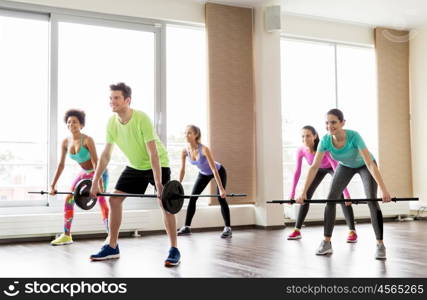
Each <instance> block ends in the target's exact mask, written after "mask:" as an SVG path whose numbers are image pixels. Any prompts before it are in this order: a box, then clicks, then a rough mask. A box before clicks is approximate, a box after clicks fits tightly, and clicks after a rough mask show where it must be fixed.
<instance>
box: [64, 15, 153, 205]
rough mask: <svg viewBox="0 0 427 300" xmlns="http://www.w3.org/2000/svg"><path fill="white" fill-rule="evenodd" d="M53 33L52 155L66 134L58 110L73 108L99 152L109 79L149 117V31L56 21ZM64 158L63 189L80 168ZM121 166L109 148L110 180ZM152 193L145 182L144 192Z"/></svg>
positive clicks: (119, 157)
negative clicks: (128, 90) (56, 44)
mask: <svg viewBox="0 0 427 300" xmlns="http://www.w3.org/2000/svg"><path fill="white" fill-rule="evenodd" d="M58 35H59V51H58V153H60V146H61V142H62V140H63V139H64V138H65V137H67V136H69V132H68V130H67V127H66V125H65V123H64V120H63V116H64V112H65V111H67V110H68V109H70V108H78V109H82V110H84V111H85V113H86V126H85V128H84V129H83V132H84V133H86V134H88V135H89V136H91V137H93V138H94V140H95V143H96V145H97V152H98V156H99V155H101V152H102V149H103V148H104V146H105V136H106V124H107V120H108V119H109V117H110V116H112V115H113V113H112V112H111V109H110V106H109V96H110V92H109V85H110V84H112V83H117V82H125V83H126V84H127V85H129V86H130V87H131V88H132V103H131V107H132V108H134V109H138V110H142V111H144V112H146V113H147V114H148V115H149V116H150V117H151V119H152V120H153V121H154V108H155V105H154V104H155V74H156V73H155V33H153V32H147V31H144V30H131V29H122V28H115V27H112V26H109V24H105V25H103V26H100V25H96V26H95V25H89V24H81V23H71V22H59V26H58ZM67 161H68V164H67V167H66V168H65V170H64V172H63V175H62V176H61V179H60V182H59V185H58V190H69V189H70V185H71V182H72V180H73V178H75V177H76V175H77V174H78V173H79V172H80V168H79V167H78V166H77V164H76V163H75V162H74V161H71V160H70V159H68V158H67ZM126 164H127V159H126V157H125V156H124V155H123V153H122V152H121V151H120V150H119V149H118V147H115V148H114V151H113V156H112V159H111V161H110V164H109V165H108V170H109V174H110V182H111V183H112V184H114V183H115V182H117V179H118V177H119V175H120V173H121V172H122V170H123V169H124V166H125V165H126ZM109 190H112V187H111V184H110V188H109ZM152 191H153V190H152V187H151V186H150V190H148V192H149V193H151V192H152ZM127 202H129V201H127ZM146 202H147V201H146Z"/></svg>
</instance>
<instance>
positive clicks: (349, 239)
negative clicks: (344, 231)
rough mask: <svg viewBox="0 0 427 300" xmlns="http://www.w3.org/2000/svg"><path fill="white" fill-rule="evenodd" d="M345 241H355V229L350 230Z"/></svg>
mask: <svg viewBox="0 0 427 300" xmlns="http://www.w3.org/2000/svg"><path fill="white" fill-rule="evenodd" d="M347 243H357V234H356V232H355V231H353V230H350V232H349V233H348V237H347Z"/></svg>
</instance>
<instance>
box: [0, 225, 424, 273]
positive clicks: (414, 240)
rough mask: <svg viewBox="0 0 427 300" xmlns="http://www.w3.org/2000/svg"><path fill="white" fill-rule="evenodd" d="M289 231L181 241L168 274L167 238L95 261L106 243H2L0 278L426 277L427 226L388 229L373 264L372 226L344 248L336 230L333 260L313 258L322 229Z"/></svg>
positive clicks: (341, 228)
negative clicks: (294, 234)
mask: <svg viewBox="0 0 427 300" xmlns="http://www.w3.org/2000/svg"><path fill="white" fill-rule="evenodd" d="M291 229H292V227H287V228H286V229H285V230H260V229H241V230H238V229H236V230H234V231H233V238H232V239H229V240H223V239H221V238H220V237H219V234H220V232H217V231H215V232H214V231H210V232H197V233H193V234H192V235H191V236H184V237H179V238H178V243H179V248H180V250H181V254H182V262H181V265H180V266H178V267H177V268H165V267H164V266H163V261H164V259H165V258H166V255H167V252H168V241H167V238H166V235H163V234H159V235H147V236H142V237H138V238H121V239H120V250H121V258H120V259H119V260H111V261H105V262H90V261H89V259H88V257H89V255H90V254H92V253H95V252H97V251H98V250H99V248H100V247H101V244H102V242H103V240H102V239H93V240H87V239H80V240H77V241H75V243H74V244H73V245H68V246H58V247H52V246H50V245H49V244H48V243H46V242H37V243H34V242H31V243H28V242H27V243H24V242H22V243H12V244H6V245H0V265H1V267H0V277H426V276H427V251H426V247H427V222H426V221H408V222H387V223H385V224H384V231H385V235H384V236H385V238H384V240H385V245H386V247H387V256H388V259H387V260H386V261H378V260H375V259H374V251H375V238H374V233H373V229H372V227H371V224H370V223H364V224H358V225H357V231H358V234H359V242H358V243H356V244H348V243H346V242H345V239H346V235H347V228H346V226H345V225H336V226H335V230H334V236H333V240H332V245H333V249H334V254H333V255H331V256H328V257H322V256H316V255H315V254H314V252H315V250H316V248H317V247H318V245H319V243H320V241H321V238H322V232H323V227H322V226H307V227H304V228H303V230H302V234H303V238H302V239H301V240H299V241H288V240H286V239H285V237H286V236H287V235H288V234H289V233H290V231H291Z"/></svg>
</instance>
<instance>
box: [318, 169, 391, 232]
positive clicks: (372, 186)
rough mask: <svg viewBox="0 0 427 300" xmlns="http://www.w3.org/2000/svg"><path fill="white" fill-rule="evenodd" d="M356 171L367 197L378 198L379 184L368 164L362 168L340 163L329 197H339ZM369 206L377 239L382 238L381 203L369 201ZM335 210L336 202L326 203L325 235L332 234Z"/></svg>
mask: <svg viewBox="0 0 427 300" xmlns="http://www.w3.org/2000/svg"><path fill="white" fill-rule="evenodd" d="M356 173H358V174H359V175H360V177H361V178H362V182H363V188H364V190H365V194H366V198H368V199H373V198H377V187H378V185H377V183H376V181H375V179H374V177H372V175H371V173H370V172H369V170H368V168H367V167H366V166H363V167H360V168H349V167H345V166H343V165H338V167H337V169H336V170H335V175H334V178H333V179H332V184H331V190H330V192H329V195H328V199H337V198H338V197H339V195H340V194H341V193H342V191H343V190H344V188H345V187H346V186H347V185H348V183H349V182H350V180H351V178H353V176H354V174H356ZM368 207H369V211H370V213H371V222H372V226H373V227H374V232H375V236H376V238H377V240H382V239H383V214H382V212H381V208H380V205H379V204H378V202H377V201H368ZM335 210H336V205H335V203H332V202H329V203H328V204H327V205H326V208H325V225H324V235H325V236H326V237H331V236H332V231H333V230H334V223H335Z"/></svg>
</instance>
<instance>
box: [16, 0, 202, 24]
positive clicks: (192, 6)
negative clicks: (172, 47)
mask: <svg viewBox="0 0 427 300" xmlns="http://www.w3.org/2000/svg"><path fill="white" fill-rule="evenodd" d="M11 2H23V3H30V4H39V5H46V6H52V7H60V8H69V9H78V10H87V11H92V12H99V13H108V14H117V15H123V16H131V17H141V18H153V19H159V20H169V21H177V22H192V23H204V22H205V11H204V4H203V3H202V1H187V0H11Z"/></svg>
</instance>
